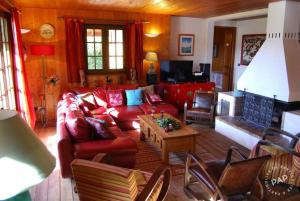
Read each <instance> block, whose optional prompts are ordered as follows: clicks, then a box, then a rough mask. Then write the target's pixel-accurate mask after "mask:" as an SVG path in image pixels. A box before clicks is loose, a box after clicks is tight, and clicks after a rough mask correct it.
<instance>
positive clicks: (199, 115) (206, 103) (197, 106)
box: [184, 90, 215, 127]
mask: <svg viewBox="0 0 300 201" xmlns="http://www.w3.org/2000/svg"><path fill="white" fill-rule="evenodd" d="M214 114H215V92H207V91H200V90H197V91H195V94H194V99H193V105H192V107H191V108H189V107H188V103H187V102H185V104H184V123H186V122H187V121H189V122H194V123H199V122H200V121H201V119H209V120H210V126H211V127H212V126H213V123H214Z"/></svg>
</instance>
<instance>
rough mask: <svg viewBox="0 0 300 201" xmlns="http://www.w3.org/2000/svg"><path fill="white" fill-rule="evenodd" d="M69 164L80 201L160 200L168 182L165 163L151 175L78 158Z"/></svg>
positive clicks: (166, 189)
mask: <svg viewBox="0 0 300 201" xmlns="http://www.w3.org/2000/svg"><path fill="white" fill-rule="evenodd" d="M71 165H72V171H73V178H74V180H75V184H76V190H77V193H78V196H79V199H80V201H102V200H103V201H114V200H115V201H117V200H122V201H135V200H136V201H146V200H147V201H156V200H157V201H162V200H164V199H165V197H166V194H167V192H168V189H169V185H170V179H171V171H170V169H169V168H167V167H165V166H161V167H159V168H157V169H156V171H155V172H154V173H153V174H151V173H147V172H142V171H139V170H132V169H126V168H121V167H117V166H113V165H109V164H105V163H99V162H95V161H87V160H81V159H75V160H74V161H73V162H72V164H71Z"/></svg>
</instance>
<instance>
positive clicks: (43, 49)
mask: <svg viewBox="0 0 300 201" xmlns="http://www.w3.org/2000/svg"><path fill="white" fill-rule="evenodd" d="M30 52H31V55H35V56H50V55H54V45H31V46H30Z"/></svg>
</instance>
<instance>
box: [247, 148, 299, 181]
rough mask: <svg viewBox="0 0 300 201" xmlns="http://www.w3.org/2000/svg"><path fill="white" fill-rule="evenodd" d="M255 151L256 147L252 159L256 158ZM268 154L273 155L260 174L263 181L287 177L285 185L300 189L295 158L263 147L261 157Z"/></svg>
mask: <svg viewBox="0 0 300 201" xmlns="http://www.w3.org/2000/svg"><path fill="white" fill-rule="evenodd" d="M298 144H299V143H298ZM255 149H256V146H255V147H254V148H253V149H252V151H251V153H250V157H251V158H252V157H254V156H255ZM298 151H299V150H298ZM266 154H271V155H272V158H271V159H269V160H268V161H267V162H266V163H265V165H264V167H263V168H262V170H261V172H260V179H261V180H266V179H267V180H271V179H274V178H283V176H287V179H286V180H285V181H284V183H286V184H289V185H294V186H297V187H300V171H299V169H298V168H297V164H296V163H295V159H294V160H293V156H292V155H291V154H288V153H285V152H283V151H280V150H278V149H276V148H271V147H269V146H261V149H260V152H259V155H260V156H262V155H266Z"/></svg>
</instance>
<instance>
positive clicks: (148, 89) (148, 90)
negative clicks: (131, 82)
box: [139, 85, 154, 94]
mask: <svg viewBox="0 0 300 201" xmlns="http://www.w3.org/2000/svg"><path fill="white" fill-rule="evenodd" d="M139 89H141V90H142V91H143V93H149V94H154V85H148V86H145V87H139Z"/></svg>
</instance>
